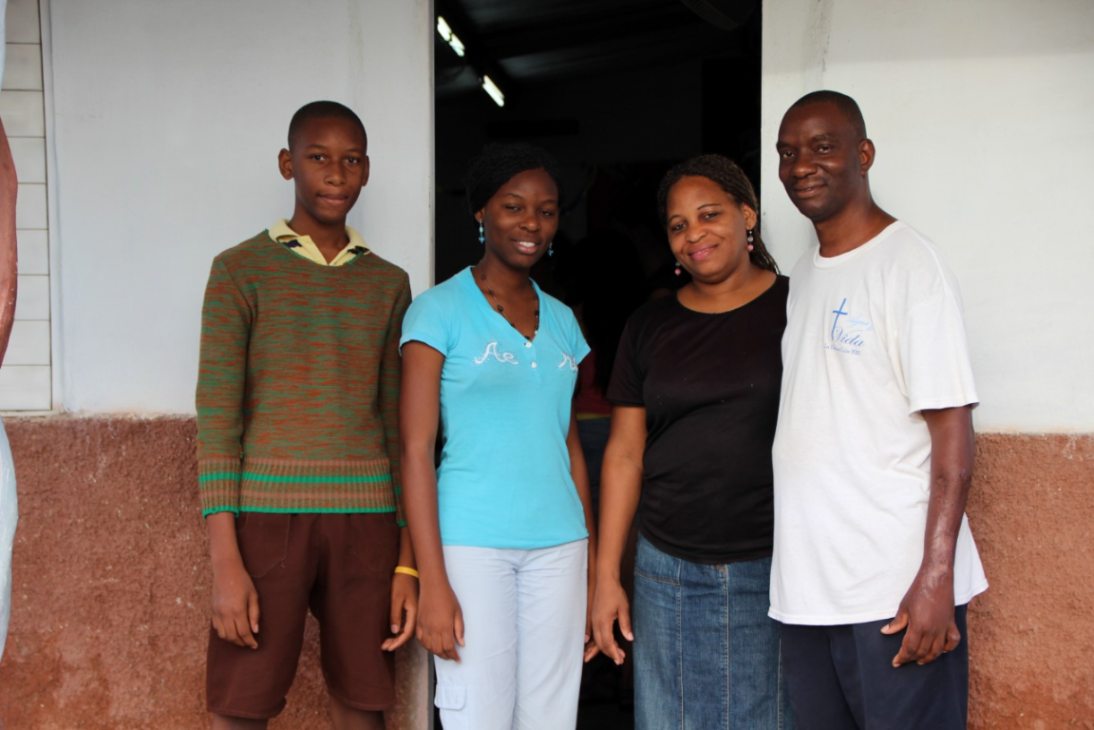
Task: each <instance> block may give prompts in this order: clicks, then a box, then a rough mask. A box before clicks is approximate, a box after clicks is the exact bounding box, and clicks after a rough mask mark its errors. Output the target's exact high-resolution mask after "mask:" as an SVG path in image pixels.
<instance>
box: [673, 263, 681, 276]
mask: <svg viewBox="0 0 1094 730" xmlns="http://www.w3.org/2000/svg"><path fill="white" fill-rule="evenodd" d="M672 273H674V274H676V275H677V276H680V262H679V261H677V262H676V268H674V269H673V270H672Z"/></svg>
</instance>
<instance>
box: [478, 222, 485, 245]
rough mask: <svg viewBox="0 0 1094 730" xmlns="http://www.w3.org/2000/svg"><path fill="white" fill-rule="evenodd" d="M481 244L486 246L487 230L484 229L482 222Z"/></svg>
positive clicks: (480, 223) (480, 229)
mask: <svg viewBox="0 0 1094 730" xmlns="http://www.w3.org/2000/svg"><path fill="white" fill-rule="evenodd" d="M479 244H481V245H483V246H485V245H486V229H485V228H483V225H482V221H479Z"/></svg>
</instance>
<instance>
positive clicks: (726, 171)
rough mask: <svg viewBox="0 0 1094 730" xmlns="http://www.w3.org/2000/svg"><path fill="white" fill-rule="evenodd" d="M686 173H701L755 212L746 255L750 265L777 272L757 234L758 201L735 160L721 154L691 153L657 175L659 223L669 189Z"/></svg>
mask: <svg viewBox="0 0 1094 730" xmlns="http://www.w3.org/2000/svg"><path fill="white" fill-rule="evenodd" d="M689 176H694V177H705V178H706V179H708V180H710V181H712V182H714V183H716V184H717V185H718V187H720V188H721V189H722V190H724V191H726V192H727V193H728V194H729V197H731V198H733V199H734V200H735V201H737V204H738V205H747V206H748V207H749V208H752V210H753V211H754V212H755V213H756V228H754V229H753V233H752V250H751V251H750V252H749V254H748V259H749V261H751V262H752V264H753V265H754V266H758V267H760V268H761V269H766V270H767V271H773V272H774V273H776V274H777V273H779V266H778V264H776V263H775V259H774V258H773V257H772V256H771V254H770V253H769V252H768V250H767V246H765V245H764V242H763V238H762V237H761V236H760V202H759V200H758V199H757V197H756V191H755V190H754V189H753V187H752V183H751V182H749V180H748V176H747V175H745V173H744V171H743V170H742V169H741V168H740V167H739V166H738V165H737V163H736V162H734V161H733V160H731V159H729V158H728V157H725V156H724V155H699V156H697V157H692V158H691V159H688V160H684V161H683V162H680V163H678V164H676V165H674V166H673V167H672V168H670V169H669V171H668V172H666V173H665V176H664V177H663V178H661V185H660V186H658V188H657V213H658V215H659V216H660V217H661V225H667V224H668V202H669V191H670V190H672V186H673V185H675V184H676V183H678V182H679V181H680V178H682V177H689Z"/></svg>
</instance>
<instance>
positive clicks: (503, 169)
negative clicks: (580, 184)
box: [466, 142, 562, 215]
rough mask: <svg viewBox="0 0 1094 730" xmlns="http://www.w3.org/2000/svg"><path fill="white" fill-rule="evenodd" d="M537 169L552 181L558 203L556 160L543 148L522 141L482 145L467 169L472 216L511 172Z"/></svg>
mask: <svg viewBox="0 0 1094 730" xmlns="http://www.w3.org/2000/svg"><path fill="white" fill-rule="evenodd" d="M540 168H543V169H544V170H546V171H547V174H548V175H550V176H551V179H552V180H554V181H555V187H557V188H558V195H559V199H560V200H559V202H561V198H562V180H561V178H560V176H559V174H558V163H556V162H555V158H554V157H552V156H551V155H550V153H548V152H547V151H546V150H544V149H541V148H539V147H536V146H534V145H530V144H525V143H523V142H504V143H502V142H495V143H491V144H488V145H486V146H485V147H483V148H482V152H480V153H479V154H478V156H477V157H475V159H473V160H471V165H470V167H468V169H467V180H466V185H467V204H468V206H469V207H470V209H471V215H475V213H477V212H479V211H480V210H482V207H483V206H484V205H486V201H488V200H490V198H491V197H493V195H494V193H496V192H497V191H498V188H500V187H501V186H502V185H504V184H505V183H506V182H508V181H509V180H510V179H511V178H512V177H513V176H514V175H518V174H520V173H522V172H524V171H525V170H538V169H540Z"/></svg>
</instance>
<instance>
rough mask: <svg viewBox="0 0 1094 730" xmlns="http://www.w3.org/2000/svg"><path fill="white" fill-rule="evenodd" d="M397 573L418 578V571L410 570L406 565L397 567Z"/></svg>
mask: <svg viewBox="0 0 1094 730" xmlns="http://www.w3.org/2000/svg"><path fill="white" fill-rule="evenodd" d="M395 572H396V573H402V574H403V575H409V576H410V577H411V578H417V577H418V571H416V570H414V568H408V567H406V566H405V565H396V566H395Z"/></svg>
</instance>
